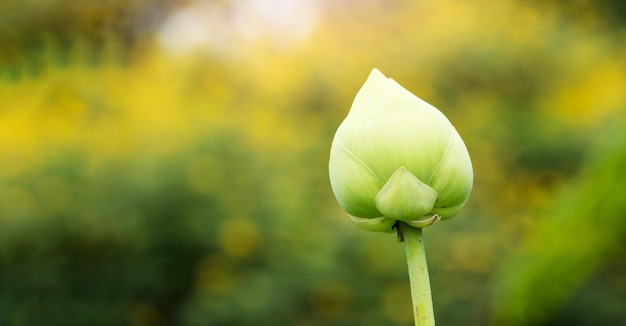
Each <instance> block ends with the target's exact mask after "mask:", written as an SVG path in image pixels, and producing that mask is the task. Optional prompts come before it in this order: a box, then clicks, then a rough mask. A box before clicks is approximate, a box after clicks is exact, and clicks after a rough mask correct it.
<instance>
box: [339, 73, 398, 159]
mask: <svg viewBox="0 0 626 326" xmlns="http://www.w3.org/2000/svg"><path fill="white" fill-rule="evenodd" d="M387 89H388V78H387V77H385V76H384V75H383V74H382V73H381V72H380V71H379V70H378V69H373V70H372V71H371V72H370V74H369V76H368V77H367V80H366V81H365V84H363V86H362V87H361V89H360V90H359V92H358V93H357V94H356V97H355V98H354V102H353V103H352V107H351V108H350V111H349V112H348V116H347V117H346V119H345V120H344V121H343V122H342V123H341V125H340V126H339V129H338V130H337V133H336V134H335V138H337V139H339V140H340V141H341V142H342V144H343V145H344V146H346V148H347V149H348V150H352V143H353V136H354V133H355V131H356V130H358V129H359V126H360V125H361V124H362V123H363V120H364V119H365V118H366V117H367V116H368V114H369V113H370V111H372V110H373V109H374V108H375V107H376V103H377V102H378V101H379V100H380V99H381V98H383V97H384V96H385V93H386V92H387Z"/></svg>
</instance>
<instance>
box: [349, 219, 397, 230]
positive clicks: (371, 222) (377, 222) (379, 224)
mask: <svg viewBox="0 0 626 326" xmlns="http://www.w3.org/2000/svg"><path fill="white" fill-rule="evenodd" d="M349 216H350V221H352V223H354V225H356V226H358V227H360V228H361V229H363V230H366V231H372V232H387V233H391V232H395V231H394V230H393V225H394V224H396V220H393V219H390V218H386V217H376V218H360V217H356V216H352V215H349Z"/></svg>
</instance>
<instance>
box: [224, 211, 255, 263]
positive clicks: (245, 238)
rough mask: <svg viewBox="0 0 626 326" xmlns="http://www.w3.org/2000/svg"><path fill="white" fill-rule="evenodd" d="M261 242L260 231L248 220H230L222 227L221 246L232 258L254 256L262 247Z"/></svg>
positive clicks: (240, 218)
mask: <svg viewBox="0 0 626 326" xmlns="http://www.w3.org/2000/svg"><path fill="white" fill-rule="evenodd" d="M261 240H262V239H261V234H260V232H259V229H258V228H257V226H256V225H255V223H254V222H253V221H252V220H250V219H248V218H242V217H236V218H229V219H226V220H225V221H224V223H222V225H221V226H220V231H219V236H218V241H219V245H220V247H221V248H222V250H223V251H224V253H226V254H227V255H229V256H231V257H241V258H243V257H248V256H250V255H252V254H253V253H254V252H255V251H256V250H257V249H258V248H259V246H260V245H261Z"/></svg>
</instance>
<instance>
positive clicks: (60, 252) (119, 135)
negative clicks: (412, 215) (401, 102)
mask: <svg viewBox="0 0 626 326" xmlns="http://www.w3.org/2000/svg"><path fill="white" fill-rule="evenodd" d="M374 67H377V68H379V69H380V70H381V71H382V72H383V73H385V74H386V75H387V76H390V77H392V78H394V79H395V80H397V81H398V82H399V83H400V84H402V85H403V86H405V87H406V88H407V89H409V90H410V91H412V92H413V93H415V94H416V95H418V96H420V97H421V98H423V99H425V100H426V101H428V102H430V103H432V104H433V105H435V106H436V107H438V108H439V109H440V110H441V111H443V112H444V113H445V114H446V115H447V116H448V118H449V119H450V120H451V121H452V123H453V124H454V125H455V126H456V128H457V130H458V131H459V133H460V134H461V135H462V137H463V138H464V140H465V143H466V145H467V147H468V149H469V151H470V154H471V156H472V159H473V164H474V171H475V187H474V190H473V193H472V196H471V199H470V201H469V202H468V204H467V207H466V208H465V209H464V211H462V212H461V214H459V215H458V216H457V217H456V218H454V219H452V220H449V221H445V222H441V223H438V224H436V225H434V226H433V227H430V228H428V229H426V230H425V238H426V247H427V257H428V262H429V268H430V272H431V283H432V291H433V296H434V305H435V314H436V319H437V321H438V323H439V324H441V325H626V220H625V218H626V192H625V190H624V185H626V128H625V127H624V122H625V120H624V116H625V113H626V6H624V4H623V2H620V1H617V0H599V1H584V0H580V1H559V0H549V1H533V0H530V1H527V0H503V1H488V0H476V1H458V0H443V1H383V0H369V1H356V0H340V1H331V0H319V1H314V0H308V1H306V0H222V1H218V0H215V1H209V0H206V1H202V0H155V1H148V0H130V1H125V0H108V1H96V0H85V1H78V0H4V1H2V2H0V325H410V324H411V323H412V319H413V317H412V313H411V304H410V292H409V285H408V276H407V272H406V262H405V258H404V250H403V247H402V244H398V243H396V239H395V236H394V235H392V234H391V235H390V234H376V233H369V232H365V231H362V230H360V229H358V228H356V227H354V226H353V225H351V224H350V222H349V220H348V218H347V217H346V215H345V213H344V212H343V211H342V210H341V209H340V207H339V206H338V204H337V203H336V202H335V200H334V197H333V195H332V192H331V190H330V186H329V182H328V173H327V162H328V154H329V149H330V144H331V140H332V137H333V134H334V131H335V130H336V128H337V126H338V125H339V124H340V122H341V121H342V120H343V118H344V117H345V115H346V114H347V112H348V109H349V107H350V105H351V102H352V99H353V98H354V95H355V94H356V92H357V90H358V89H359V88H360V86H361V85H362V83H363V82H364V81H365V79H366V77H367V75H368V74H369V72H370V70H371V69H372V68H374Z"/></svg>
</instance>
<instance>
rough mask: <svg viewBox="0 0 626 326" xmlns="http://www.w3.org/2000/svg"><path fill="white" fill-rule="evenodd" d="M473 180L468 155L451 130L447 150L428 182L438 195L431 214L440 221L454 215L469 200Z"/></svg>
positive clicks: (459, 137) (460, 140)
mask: <svg viewBox="0 0 626 326" xmlns="http://www.w3.org/2000/svg"><path fill="white" fill-rule="evenodd" d="M473 180H474V173H473V171H472V161H471V160H470V156H469V153H468V152H467V148H466V147H465V144H464V143H463V140H462V139H461V136H459V134H458V133H457V131H456V130H454V129H453V130H452V135H451V137H450V143H449V145H448V148H447V149H446V152H445V153H444V155H443V156H442V158H441V161H440V162H439V165H438V166H437V168H436V169H435V170H434V172H433V174H432V177H431V180H430V181H429V182H428V184H429V185H430V186H431V187H432V188H433V189H435V190H436V191H437V193H439V200H438V201H437V203H436V204H435V209H434V210H433V213H436V214H439V215H440V216H441V218H442V219H448V218H450V217H453V216H454V215H456V214H457V213H458V212H459V211H460V210H461V208H463V206H464V205H465V202H466V201H467V199H468V198H469V194H470V192H471V190H472V185H473Z"/></svg>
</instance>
